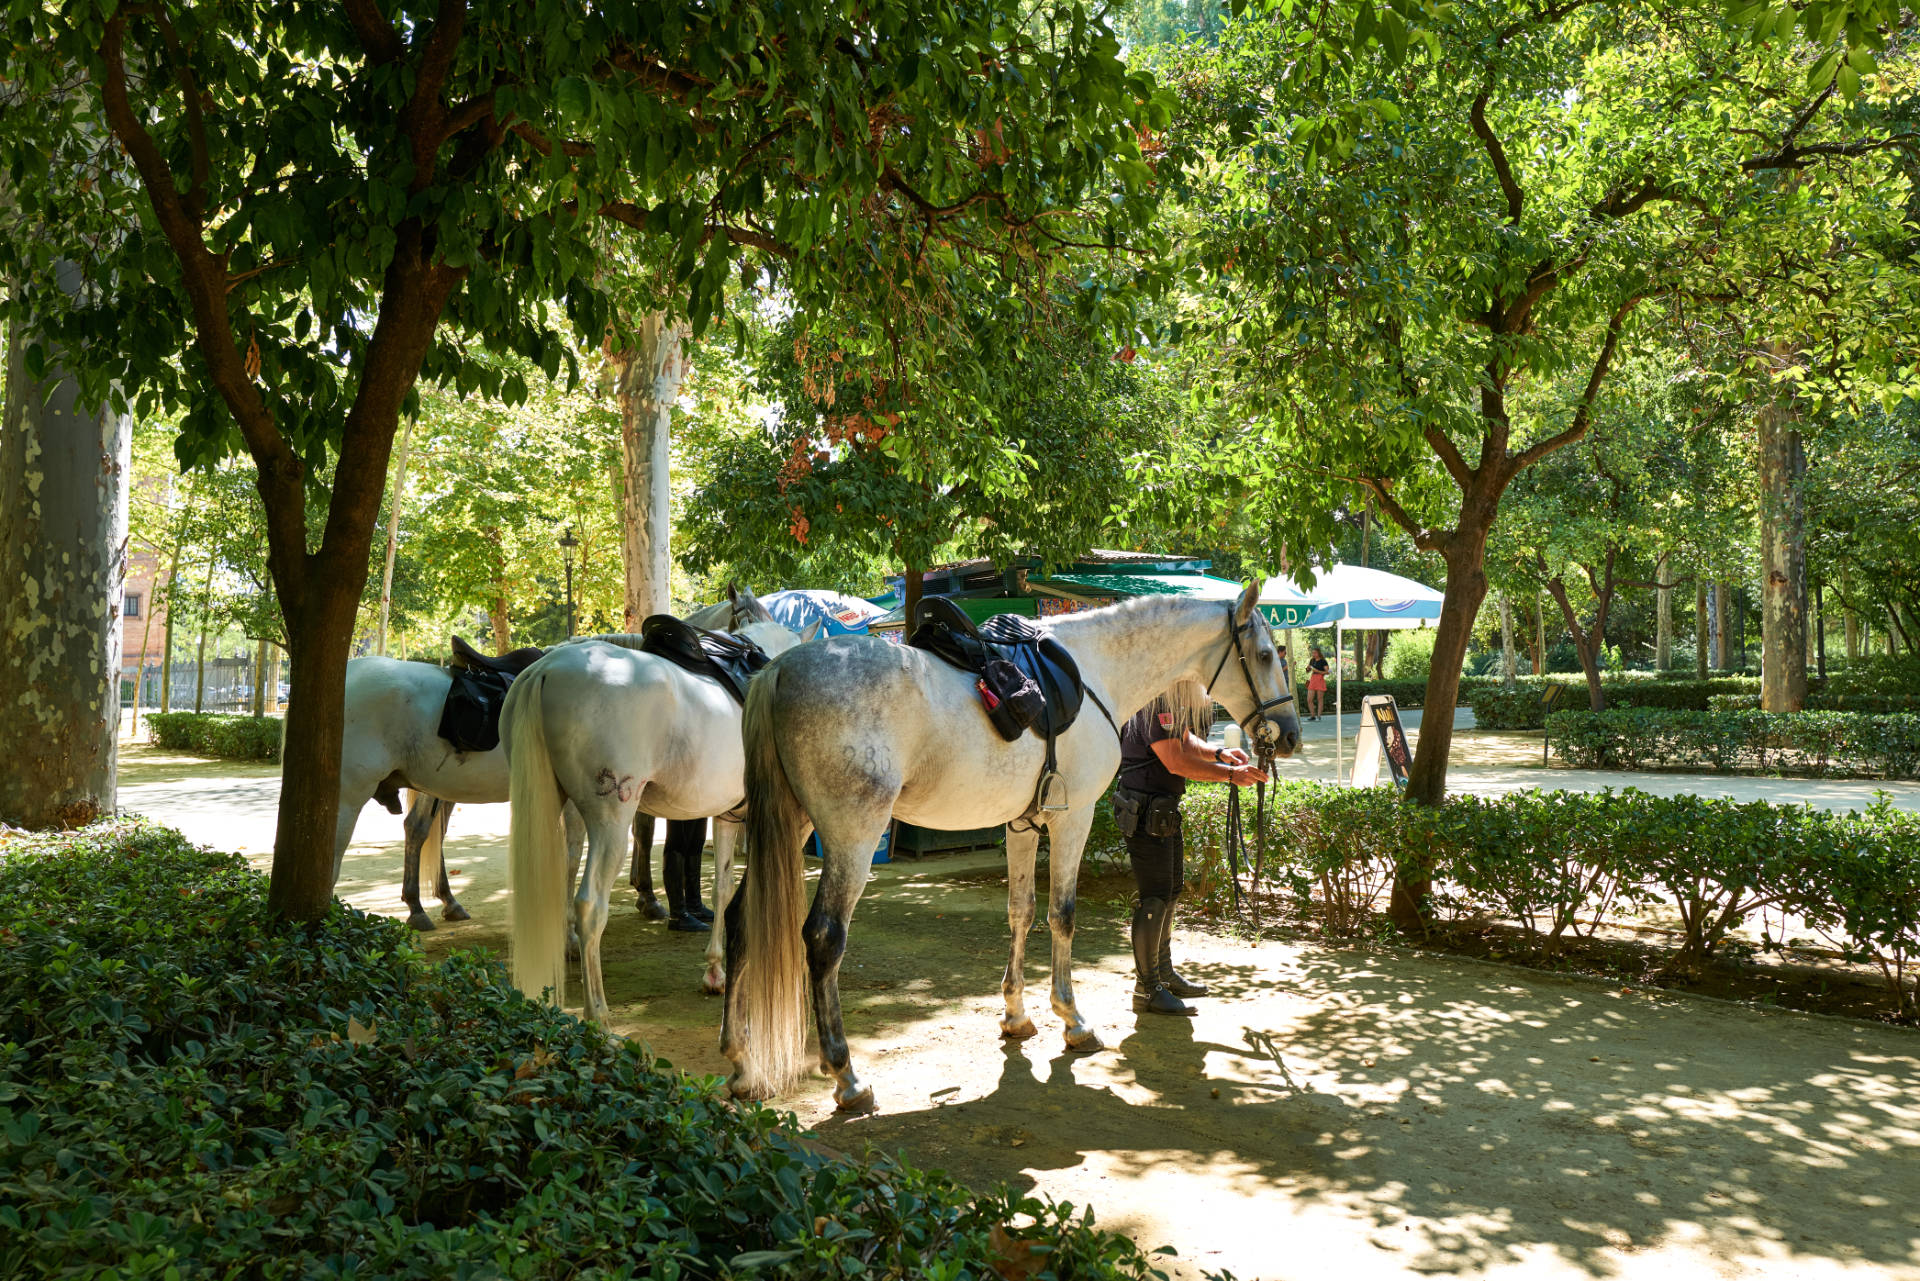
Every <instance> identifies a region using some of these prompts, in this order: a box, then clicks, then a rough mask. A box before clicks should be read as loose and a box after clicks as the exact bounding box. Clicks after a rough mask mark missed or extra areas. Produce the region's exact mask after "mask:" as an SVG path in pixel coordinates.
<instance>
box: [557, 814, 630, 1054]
mask: <svg viewBox="0 0 1920 1281" xmlns="http://www.w3.org/2000/svg"><path fill="white" fill-rule="evenodd" d="M640 790H641V789H640V788H635V789H634V791H635V793H636V794H638V793H639V791H640ZM632 814H633V812H632V811H631V810H629V809H625V808H622V807H612V808H610V809H609V810H608V811H606V812H602V813H598V814H593V815H589V816H588V817H587V863H586V867H585V868H584V869H583V870H582V873H581V876H580V888H579V889H577V890H575V891H574V895H573V917H574V928H575V932H576V933H577V934H578V936H579V939H580V971H581V977H582V978H583V979H585V980H586V988H587V1011H586V1012H587V1017H588V1018H589V1019H592V1020H593V1021H594V1022H595V1023H598V1024H599V1025H600V1026H601V1027H605V1026H606V1025H607V1019H608V1015H609V1014H610V1013H611V1011H610V1010H609V1009H608V1008H607V989H606V983H605V981H604V980H603V979H602V977H601V974H600V936H601V934H602V933H603V932H604V931H605V930H606V928H607V904H608V902H609V901H610V900H611V899H612V897H613V886H614V883H615V882H616V881H618V880H619V879H620V863H621V855H623V854H625V853H626V852H627V834H628V829H629V827H630V826H631V824H632V822H633V817H632Z"/></svg>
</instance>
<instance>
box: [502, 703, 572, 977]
mask: <svg viewBox="0 0 1920 1281" xmlns="http://www.w3.org/2000/svg"><path fill="white" fill-rule="evenodd" d="M545 684H546V676H545V675H544V674H543V673H528V674H526V675H523V676H521V677H520V678H519V679H518V680H516V681H514V683H513V685H512V687H511V688H509V689H508V690H507V701H506V705H505V706H504V708H503V709H502V711H501V715H502V717H503V718H504V719H505V720H506V722H507V762H508V777H509V783H508V791H507V799H508V800H509V801H510V802H511V804H512V806H513V819H512V822H511V824H510V826H509V827H508V829H507V885H508V886H509V888H511V890H512V891H513V898H512V901H511V902H510V903H509V904H508V908H507V912H508V916H509V918H510V919H511V921H512V934H511V939H512V954H513V985H514V986H515V987H517V988H519V989H520V990H521V991H522V992H525V993H526V994H527V995H528V996H531V997H536V998H538V997H539V996H540V995H541V994H542V993H548V992H550V993H551V994H552V995H551V997H550V998H549V999H551V1000H552V1001H553V1003H554V1004H555V1005H560V1004H562V1003H563V1002H564V1001H565V1000H566V995H567V842H566V834H565V832H564V831H563V829H562V828H561V824H560V805H561V797H560V781H559V779H557V778H556V777H555V776H554V773H553V759H552V758H551V757H550V756H549V755H548V753H547V724H546V712H545V710H544V704H545V702H546V700H545V699H544V698H542V697H541V695H542V693H543V692H544V689H543V687H544V685H545Z"/></svg>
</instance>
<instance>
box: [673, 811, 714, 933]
mask: <svg viewBox="0 0 1920 1281" xmlns="http://www.w3.org/2000/svg"><path fill="white" fill-rule="evenodd" d="M706 827H707V825H706V823H705V822H704V821H701V820H695V821H693V822H690V823H689V822H680V821H673V822H669V823H668V824H667V842H666V849H665V850H664V852H663V853H662V855H661V859H660V879H661V880H662V881H664V882H666V891H667V928H668V929H670V930H675V931H677V932H679V933H682V934H697V933H702V932H704V931H707V930H711V929H712V928H713V927H712V926H711V925H709V924H708V923H707V922H706V921H704V920H702V919H701V918H700V917H698V916H696V915H694V913H693V910H692V909H693V908H694V907H695V906H696V905H698V906H701V907H704V906H705V905H704V904H701V903H700V848H701V846H700V845H697V844H693V842H694V841H696V840H699V841H701V842H702V844H704V838H705V836H706ZM696 834H697V835H696ZM689 845H692V846H693V850H692V854H693V856H692V857H691V858H689V857H687V852H688V851H687V847H688V846H689Z"/></svg>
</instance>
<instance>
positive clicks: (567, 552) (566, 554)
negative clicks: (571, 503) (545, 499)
mask: <svg viewBox="0 0 1920 1281" xmlns="http://www.w3.org/2000/svg"><path fill="white" fill-rule="evenodd" d="M579 545H580V540H579V539H577V538H575V537H574V536H573V526H571V525H568V526H567V528H566V532H565V533H563V534H561V535H560V555H561V558H562V559H564V560H565V561H566V565H567V639H568V640H572V639H573V549H574V548H576V547H578V546H579Z"/></svg>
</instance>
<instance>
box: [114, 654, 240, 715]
mask: <svg viewBox="0 0 1920 1281" xmlns="http://www.w3.org/2000/svg"><path fill="white" fill-rule="evenodd" d="M275 666H276V664H274V663H272V662H269V663H268V664H267V671H268V674H269V675H270V676H271V675H275V674H276V673H275V672H274V668H275ZM161 667H162V664H160V663H147V664H146V665H144V666H143V667H141V668H140V671H139V675H138V678H137V679H138V680H139V682H140V707H141V710H143V711H156V712H157V711H162V710H164V711H170V712H190V711H192V710H193V705H194V695H195V692H196V691H198V692H199V696H200V697H199V702H200V710H201V711H203V712H251V711H252V710H253V657H252V656H251V655H248V656H247V657H245V658H209V659H208V660H207V661H206V665H205V667H204V668H202V666H201V664H199V663H196V662H185V663H175V664H174V665H173V682H172V688H171V689H170V690H169V691H168V698H167V702H168V706H167V707H165V708H164V709H163V708H162V707H161V706H160V686H161ZM135 679H136V677H135V674H134V669H133V668H132V667H128V668H127V669H126V670H125V671H123V672H121V674H120V706H122V707H131V706H133V685H134V681H135ZM203 681H204V682H205V684H204V687H203V686H202V682H203ZM267 699H268V704H269V706H272V705H274V691H272V690H268V691H267Z"/></svg>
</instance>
